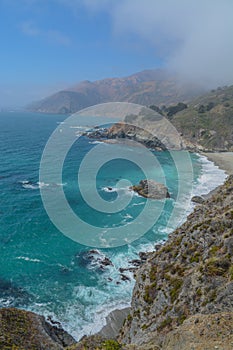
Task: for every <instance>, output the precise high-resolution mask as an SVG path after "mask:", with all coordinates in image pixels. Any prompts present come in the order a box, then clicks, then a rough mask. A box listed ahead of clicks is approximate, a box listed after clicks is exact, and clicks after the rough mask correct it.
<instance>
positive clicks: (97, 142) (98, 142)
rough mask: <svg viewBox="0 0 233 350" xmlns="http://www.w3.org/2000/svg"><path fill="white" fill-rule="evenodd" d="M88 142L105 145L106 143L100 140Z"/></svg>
mask: <svg viewBox="0 0 233 350" xmlns="http://www.w3.org/2000/svg"><path fill="white" fill-rule="evenodd" d="M88 143H90V144H91V145H98V144H100V143H101V144H103V145H106V143H104V142H102V141H89V142H88Z"/></svg>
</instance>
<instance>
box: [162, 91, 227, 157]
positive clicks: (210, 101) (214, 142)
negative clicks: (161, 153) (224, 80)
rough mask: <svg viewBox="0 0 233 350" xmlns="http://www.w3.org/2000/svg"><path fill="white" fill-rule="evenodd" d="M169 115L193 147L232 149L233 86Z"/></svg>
mask: <svg viewBox="0 0 233 350" xmlns="http://www.w3.org/2000/svg"><path fill="white" fill-rule="evenodd" d="M167 117H168V118H169V119H170V120H171V122H172V123H173V124H174V126H175V127H176V128H177V129H178V131H179V132H180V133H181V134H182V136H183V137H184V139H185V140H187V143H188V146H189V147H190V148H193V146H192V145H191V144H193V145H194V148H195V146H196V147H197V149H203V150H215V151H233V86H230V87H224V88H218V89H217V90H212V91H211V92H210V93H208V94H205V95H203V96H201V97H199V98H197V99H195V100H194V101H193V102H191V103H190V104H189V106H188V108H185V109H183V110H182V111H180V112H178V113H175V114H173V115H172V116H169V115H168V114H167ZM200 146H201V147H200Z"/></svg>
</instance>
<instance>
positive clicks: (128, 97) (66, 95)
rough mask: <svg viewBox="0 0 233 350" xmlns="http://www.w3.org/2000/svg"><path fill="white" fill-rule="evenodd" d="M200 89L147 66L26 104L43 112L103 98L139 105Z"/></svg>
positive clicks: (186, 95)
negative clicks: (132, 72) (125, 74)
mask: <svg viewBox="0 0 233 350" xmlns="http://www.w3.org/2000/svg"><path fill="white" fill-rule="evenodd" d="M201 92H203V89H201V88H200V87H198V86H194V85H191V84H189V85H184V84H183V85H182V84H181V83H180V82H179V79H178V78H177V77H176V76H175V75H172V74H170V73H168V72H166V71H164V70H161V69H158V70H146V71H142V72H139V73H136V74H133V75H131V76H128V77H124V78H109V79H103V80H98V81H93V82H91V81H83V82H81V83H80V84H78V85H76V86H74V87H72V88H69V89H67V90H63V91H59V92H57V93H55V94H54V95H52V96H49V97H47V98H45V99H43V100H42V101H39V102H36V103H33V104H31V105H30V106H28V107H27V109H28V110H30V111H35V112H44V113H73V112H76V111H78V110H81V109H83V108H85V107H89V106H92V105H95V104H98V103H104V102H132V103H138V104H142V105H150V104H154V103H155V104H157V105H163V104H166V105H168V104H171V103H176V102H179V101H189V100H191V99H192V98H193V97H195V96H198V95H200V93H201Z"/></svg>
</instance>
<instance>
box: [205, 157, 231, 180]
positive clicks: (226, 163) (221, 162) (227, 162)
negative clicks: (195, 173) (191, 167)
mask: <svg viewBox="0 0 233 350" xmlns="http://www.w3.org/2000/svg"><path fill="white" fill-rule="evenodd" d="M199 154H200V155H202V156H205V157H206V158H207V159H208V160H210V161H211V162H213V163H214V164H215V165H217V166H218V167H219V168H220V169H222V170H224V171H225V172H226V174H227V175H228V176H229V175H232V174H233V152H213V153H212V152H199Z"/></svg>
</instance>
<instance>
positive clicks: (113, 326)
mask: <svg viewBox="0 0 233 350" xmlns="http://www.w3.org/2000/svg"><path fill="white" fill-rule="evenodd" d="M109 143H111V142H109ZM197 154H199V155H201V156H205V157H206V158H207V159H208V160H209V161H211V162H212V163H214V165H215V166H217V167H218V168H219V169H221V170H223V171H224V172H225V173H226V175H227V177H228V176H229V175H231V174H233V152H213V153H211V152H198V153H197ZM225 180H226V179H225ZM225 180H224V182H225ZM219 186H221V184H219V185H218V186H217V187H215V188H214V189H213V190H211V191H210V192H208V193H207V194H203V195H202V197H203V198H204V199H205V200H206V199H209V198H210V197H212V195H214V194H215V193H216V192H217V190H218V188H219ZM186 220H187V218H186ZM130 308H131V307H128V308H123V309H120V310H119V309H115V310H113V311H111V312H110V313H109V314H108V316H107V317H106V318H105V321H106V325H104V326H103V327H102V329H101V330H100V331H99V332H98V333H97V334H98V335H101V336H103V337H104V338H106V339H108V338H109V337H110V338H111V337H112V338H114V336H116V334H117V332H116V330H117V329H118V330H119V329H120V328H121V327H120V326H121V325H123V322H124V318H125V317H127V314H129V310H130ZM118 318H119V319H118ZM113 330H114V331H115V332H114V331H113Z"/></svg>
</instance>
